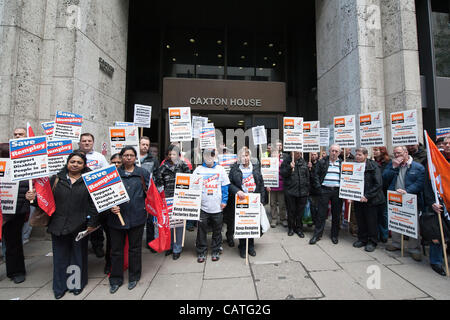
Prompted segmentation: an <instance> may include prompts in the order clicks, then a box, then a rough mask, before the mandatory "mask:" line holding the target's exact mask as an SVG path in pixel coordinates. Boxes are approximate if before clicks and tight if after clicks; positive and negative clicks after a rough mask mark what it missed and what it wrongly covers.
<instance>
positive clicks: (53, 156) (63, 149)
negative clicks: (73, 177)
mask: <svg viewBox="0 0 450 320" xmlns="http://www.w3.org/2000/svg"><path fill="white" fill-rule="evenodd" d="M71 153H72V140H53V141H48V142H47V155H48V172H49V175H54V174H57V173H59V172H60V171H61V169H62V168H64V166H65V165H66V163H67V158H68V157H69V155H70V154H71Z"/></svg>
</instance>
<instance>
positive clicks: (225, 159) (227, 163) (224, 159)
mask: <svg viewBox="0 0 450 320" xmlns="http://www.w3.org/2000/svg"><path fill="white" fill-rule="evenodd" d="M218 158H219V165H220V166H222V167H224V168H225V171H226V173H227V174H230V171H231V166H232V165H233V164H235V163H236V162H237V154H219V156H218Z"/></svg>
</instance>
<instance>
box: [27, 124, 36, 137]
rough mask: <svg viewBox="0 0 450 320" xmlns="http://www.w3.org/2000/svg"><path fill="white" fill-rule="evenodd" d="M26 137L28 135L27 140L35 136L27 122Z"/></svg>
mask: <svg viewBox="0 0 450 320" xmlns="http://www.w3.org/2000/svg"><path fill="white" fill-rule="evenodd" d="M27 135H28V138H29V137H34V136H35V135H34V131H33V128H31V125H30V123H29V122H27Z"/></svg>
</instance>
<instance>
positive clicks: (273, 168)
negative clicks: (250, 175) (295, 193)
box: [261, 157, 280, 188]
mask: <svg viewBox="0 0 450 320" xmlns="http://www.w3.org/2000/svg"><path fill="white" fill-rule="evenodd" d="M279 166H280V160H279V159H278V158H277V157H276V158H262V159H261V174H262V177H263V180H264V187H266V188H267V187H269V188H278V187H279V174H280V173H279Z"/></svg>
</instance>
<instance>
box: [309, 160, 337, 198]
mask: <svg viewBox="0 0 450 320" xmlns="http://www.w3.org/2000/svg"><path fill="white" fill-rule="evenodd" d="M338 161H339V166H340V167H342V160H341V159H340V158H338ZM329 163H330V156H327V157H325V158H322V159H321V160H319V162H318V163H317V165H316V166H315V168H314V172H313V177H312V179H311V180H312V183H313V188H314V189H315V190H320V189H321V186H322V183H323V180H324V179H325V176H326V175H327V172H328V167H329ZM339 177H340V174H339Z"/></svg>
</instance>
